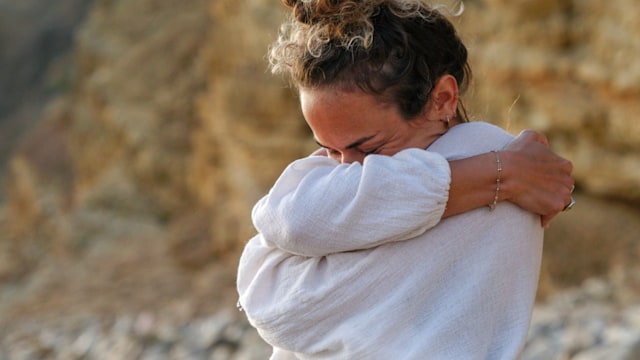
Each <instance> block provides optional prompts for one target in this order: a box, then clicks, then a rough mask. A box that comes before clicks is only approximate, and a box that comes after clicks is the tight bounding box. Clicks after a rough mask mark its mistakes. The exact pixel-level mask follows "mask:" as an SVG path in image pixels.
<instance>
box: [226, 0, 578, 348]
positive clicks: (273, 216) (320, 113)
mask: <svg viewBox="0 0 640 360" xmlns="http://www.w3.org/2000/svg"><path fill="white" fill-rule="evenodd" d="M284 3H285V5H287V6H288V7H289V8H291V15H292V16H291V18H290V20H289V21H287V22H286V23H285V24H283V27H282V29H281V33H280V37H279V39H278V40H277V41H276V43H275V44H274V45H273V46H272V48H271V51H270V60H271V64H272V69H273V71H274V72H275V73H285V74H288V75H289V76H290V78H291V80H292V82H293V84H294V86H295V87H296V88H297V89H298V92H299V95H300V104H301V109H302V113H303V115H304V117H305V120H306V122H307V124H308V125H309V127H310V128H311V130H312V131H313V134H314V137H315V140H316V142H317V143H318V144H319V145H320V146H321V149H320V150H318V151H317V152H315V153H314V154H312V155H310V156H308V157H306V158H303V159H299V160H296V161H294V162H293V163H292V164H290V165H289V166H288V167H287V168H286V169H285V170H284V172H283V173H282V174H281V176H280V177H279V178H278V180H277V181H276V183H275V184H274V185H273V187H272V188H271V189H270V191H269V193H268V194H267V195H266V196H265V197H263V198H262V199H261V200H260V201H259V202H258V203H257V204H256V206H255V207H254V209H253V212H252V218H253V221H254V225H255V227H256V229H257V230H258V234H257V235H256V236H255V237H253V238H252V239H251V240H250V241H249V242H248V243H247V244H246V246H245V249H244V252H243V254H242V256H241V259H240V264H239V267H238V280H237V287H238V293H239V296H240V299H239V305H240V306H241V308H242V309H243V310H244V311H245V312H246V315H247V317H248V319H249V321H250V322H251V324H252V325H253V326H254V327H256V328H257V330H258V332H259V333H260V335H261V336H262V337H263V339H264V340H265V341H266V342H268V343H269V344H271V345H272V346H273V349H274V351H273V355H272V359H289V358H300V359H327V358H330V359H390V358H393V359H424V358H429V359H514V358H517V356H518V354H519V353H520V352H521V351H522V348H523V346H524V342H525V339H526V334H527V330H528V325H529V320H530V316H531V311H532V308H533V301H534V297H535V292H536V288H537V281H538V274H539V268H540V259H541V250H542V238H543V227H542V226H541V225H546V224H548V222H549V221H550V220H551V218H553V217H554V216H555V215H557V214H558V213H559V212H560V211H562V210H563V209H564V208H565V207H566V206H567V204H570V206H573V202H572V199H571V190H572V188H573V179H572V178H571V170H572V166H571V163H570V162H569V161H567V160H566V159H563V158H561V157H559V156H557V155H556V154H554V153H553V152H551V151H550V150H549V149H548V144H547V142H546V139H545V137H544V136H543V135H542V134H540V133H537V132H534V131H525V132H523V133H521V134H520V135H519V136H518V137H517V138H514V137H513V136H511V135H510V134H508V133H506V132H505V131H503V130H502V129H500V128H498V127H496V126H494V125H491V124H488V123H484V122H469V121H468V119H467V115H466V111H465V109H464V106H463V104H462V102H461V100H460V94H461V93H462V92H464V90H465V89H466V87H467V86H468V83H469V80H470V76H471V70H470V68H469V65H468V62H467V50H466V47H465V46H464V44H463V43H462V41H461V40H460V38H459V37H458V35H457V33H456V31H455V28H454V27H453V25H452V24H451V22H450V21H449V20H448V19H447V18H446V17H445V16H443V15H442V14H441V13H440V12H439V11H438V9H437V8H435V7H431V6H429V5H426V4H425V3H424V2H423V1H420V0H363V1H340V0H297V1H296V0H286V1H284ZM541 222H542V224H541Z"/></svg>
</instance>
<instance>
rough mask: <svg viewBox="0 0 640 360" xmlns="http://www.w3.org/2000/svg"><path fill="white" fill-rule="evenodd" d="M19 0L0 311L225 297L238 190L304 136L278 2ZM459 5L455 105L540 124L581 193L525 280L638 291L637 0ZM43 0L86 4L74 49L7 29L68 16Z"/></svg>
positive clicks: (3, 125)
mask: <svg viewBox="0 0 640 360" xmlns="http://www.w3.org/2000/svg"><path fill="white" fill-rule="evenodd" d="M19 3H20V4H25V5H22V6H24V7H23V8H22V10H24V11H31V12H32V13H31V14H32V18H33V19H36V20H37V21H35V20H34V21H35V22H29V23H24V22H19V21H16V19H15V18H9V17H7V16H2V15H4V14H6V12H5V10H6V9H9V6H14V5H9V4H13V3H12V2H9V1H0V11H2V14H0V31H1V33H0V44H1V46H2V53H0V55H1V56H0V61H2V69H0V84H1V86H2V87H1V88H0V90H1V91H0V95H1V98H0V110H1V111H0V142H1V143H2V145H3V148H2V149H3V153H4V154H7V155H4V156H6V161H4V164H6V167H5V169H4V171H3V173H4V176H3V179H2V181H3V190H2V193H3V194H4V199H3V202H2V204H0V205H1V208H0V209H1V210H0V288H1V291H0V294H1V295H0V323H3V322H4V323H11V322H12V321H17V320H19V319H32V318H34V317H36V316H40V315H38V314H42V316H45V317H46V316H49V315H51V314H54V313H55V314H57V315H56V316H58V317H63V318H64V317H68V316H72V315H74V316H75V315H78V314H82V313H87V314H95V313H101V314H111V313H115V312H119V313H134V314H135V313H139V312H142V311H151V312H171V313H176V314H178V315H176V316H178V317H182V318H185V319H186V318H189V317H193V316H197V315H198V314H202V313H206V312H209V311H211V310H212V309H216V308H218V307H226V306H230V305H231V304H233V302H234V301H235V295H234V293H233V282H234V277H233V276H234V272H235V264H236V260H237V256H238V250H239V249H240V248H241V247H242V244H243V243H244V241H246V240H247V239H248V238H249V237H250V236H251V235H252V234H253V232H254V230H253V228H252V226H251V223H250V218H249V214H250V209H251V206H252V205H253V203H254V202H255V201H256V200H257V199H258V198H259V197H260V196H261V195H262V194H264V193H265V192H266V191H267V190H268V188H269V186H270V184H271V183H272V182H273V180H274V179H275V177H276V176H277V175H278V174H279V173H280V171H281V170H282V169H283V168H284V166H285V165H286V164H287V163H288V162H290V161H291V160H293V159H295V158H297V157H301V156H304V155H306V154H308V153H309V152H310V151H311V150H312V149H313V147H314V145H313V141H312V140H311V138H310V134H309V131H308V129H307V128H306V126H305V125H304V121H303V120H302V117H301V115H300V113H299V110H298V105H297V99H296V96H295V94H294V92H293V91H292V90H291V89H289V88H287V86H286V84H285V82H284V81H282V79H279V78H276V77H273V76H272V75H271V74H270V73H269V72H268V71H267V65H266V60H265V52H266V48H267V46H268V44H269V43H270V42H271V41H272V40H273V39H274V37H275V34H276V31H277V27H278V23H279V22H280V21H281V19H282V18H283V14H284V13H283V10H284V9H283V7H282V6H281V5H280V2H279V1H267V0H251V1H232V0H188V1H180V2H177V1H170V0H135V1H124V0H94V1H93V2H88V1H85V2H82V1H80V0H77V1H71V0H67V1H62V0H60V1H56V2H55V5H54V2H51V4H49V3H47V4H48V5H46V6H45V5H41V6H39V7H38V6H35V5H34V6H32V7H31V8H29V7H28V6H27V4H31V3H33V4H36V3H37V1H26V2H19ZM89 3H90V4H91V5H90V7H88V8H87V12H86V15H85V17H84V18H82V16H83V14H85V12H84V11H79V10H81V9H82V6H84V5H83V4H89ZM465 5H466V10H465V12H464V15H463V16H461V17H460V18H456V19H455V20H454V21H455V22H456V24H457V26H458V27H459V29H460V31H461V33H462V34H463V37H464V39H465V41H466V43H467V44H468V46H469V49H470V53H471V58H472V67H473V69H474V75H475V83H474V84H473V86H472V90H471V91H470V93H469V94H467V108H468V109H470V110H471V111H470V112H471V114H472V115H473V116H474V117H475V118H477V119H479V120H480V119H481V120H486V121H491V122H494V123H496V124H499V125H502V126H504V127H506V128H507V129H508V130H509V131H511V132H512V133H514V134H516V133H517V132H518V131H519V130H521V129H523V128H534V129H538V130H542V131H544V132H545V133H546V134H547V135H548V137H549V139H550V142H551V146H552V147H553V148H554V149H555V150H556V151H558V152H560V153H561V154H563V155H564V156H566V157H568V158H569V159H571V160H572V161H573V162H574V165H575V178H576V182H577V190H576V199H577V200H578V204H577V205H576V207H575V209H574V210H572V211H571V212H569V213H566V214H561V215H559V216H558V217H557V219H555V220H554V222H553V223H552V226H551V228H550V229H549V230H548V231H547V240H546V244H545V264H544V270H543V277H542V283H541V292H540V293H541V299H544V298H545V297H546V296H550V295H551V294H554V293H556V292H558V291H560V290H562V289H565V288H567V287H569V286H574V285H578V284H580V283H581V282H582V281H583V280H584V279H587V278H590V277H593V276H600V277H606V278H607V279H609V280H608V281H612V282H615V283H616V287H615V288H616V289H623V290H620V291H619V292H617V293H616V294H614V295H612V296H611V298H612V299H613V300H612V301H619V302H623V303H632V302H636V301H638V297H637V292H640V275H639V273H638V271H637V269H636V265H637V262H638V259H639V258H640V241H639V240H640V239H639V235H638V234H640V190H639V189H640V125H639V124H640V122H638V121H637V119H636V117H637V116H638V114H640V111H639V110H640V101H639V100H640V11H638V10H640V9H639V5H638V4H637V3H636V2H635V0H612V1H607V2H602V1H596V0H580V1H578V0H573V1H571V0H561V1H557V0H554V1H551V0H510V1H506V0H469V1H466V2H465ZM15 6H18V5H15ZM87 6H88V5H87ZM45 7H50V8H51V9H49V10H48V11H44V10H45ZM54 7H55V8H56V10H55V11H57V12H60V13H61V14H67V15H68V16H69V17H70V18H73V19H75V20H74V21H76V22H77V21H80V19H82V22H81V23H80V24H79V26H78V27H77V30H75V32H74V33H73V37H72V38H71V37H70V38H69V39H70V40H69V41H70V42H71V40H72V47H70V48H69V49H70V50H69V51H68V52H67V53H55V56H50V57H46V56H45V55H43V53H37V52H35V53H28V54H24V52H20V51H22V50H20V48H19V46H26V45H27V44H31V45H32V46H34V47H33V49H38V50H41V51H44V50H43V49H50V48H53V47H54V45H53V44H54V43H55V41H54V40H52V39H55V38H56V37H55V36H53V35H47V36H44V35H40V37H38V38H37V39H35V38H34V37H31V38H27V35H25V34H28V33H25V32H24V31H18V30H17V29H27V28H29V29H37V28H39V26H45V25H46V26H48V27H49V28H63V29H67V28H69V27H71V26H72V25H66V24H67V22H65V21H67V20H65V19H64V17H57V18H56V19H57V20H56V21H58V23H57V25H56V26H58V27H55V26H54V25H52V24H50V23H47V21H49V20H48V19H50V18H52V15H50V14H53V13H55V11H54V10H53V8H54ZM12 11H17V10H15V9H12ZM33 14H36V15H35V16H33ZM47 14H49V15H47ZM72 14H73V15H72ZM45 15H46V16H45ZM12 21H13V22H12ZM68 23H69V24H73V21H71V20H69V22H68ZM17 34H22V35H21V36H23V37H24V39H18V38H17V37H16V36H18V35H17ZM48 34H56V32H55V31H53V32H50V33H48ZM16 39H18V40H16ZM10 40H11V41H10ZM12 41H13V42H12ZM12 43H13V44H14V45H13V46H9V44H12ZM18 45H19V46H18ZM47 54H48V53H47ZM27 60H29V61H31V62H33V61H36V60H38V61H41V62H42V63H41V64H40V65H39V67H36V68H34V69H37V71H39V72H41V73H42V74H49V75H47V76H48V77H47V76H45V79H58V80H56V81H53V80H52V81H53V84H55V91H49V92H47V91H44V93H43V95H42V96H40V95H39V97H38V99H45V98H46V99H48V100H47V101H46V106H44V105H43V106H42V109H43V110H42V111H41V110H40V105H41V104H40V102H39V101H40V100H38V101H36V102H35V103H34V102H33V101H31V102H29V101H30V100H31V99H30V98H29V95H24V93H26V92H27V91H26V90H24V89H32V88H33V81H34V80H33V79H34V77H33V76H23V77H21V78H19V77H18V73H19V71H17V70H15V69H18V68H21V67H19V66H25V61H27ZM36 78H38V79H42V77H36ZM41 83H42V81H41ZM45 83H46V82H45ZM47 84H51V82H49V83H47ZM21 86H22V87H21ZM50 86H54V85H50ZM42 88H44V89H45V90H46V89H48V88H47V87H46V86H44V87H42ZM19 89H22V90H19ZM16 104H18V105H16ZM19 108H20V109H26V110H17V109H19ZM27 110H28V111H29V114H31V115H29V116H30V119H32V120H30V122H29V124H30V125H28V126H26V125H24V124H25V121H26V120H24V116H21V115H20V114H24V113H25V111H27ZM21 111H22V112H21ZM34 114H35V115H34ZM18 128H20V129H23V130H20V131H18V130H9V129H18ZM21 134H22V135H21ZM18 135H20V136H19V137H18ZM14 139H19V140H15V141H14ZM0 160H1V159H0ZM0 164H3V162H2V161H0ZM0 173H2V172H0ZM0 335H1V334H0Z"/></svg>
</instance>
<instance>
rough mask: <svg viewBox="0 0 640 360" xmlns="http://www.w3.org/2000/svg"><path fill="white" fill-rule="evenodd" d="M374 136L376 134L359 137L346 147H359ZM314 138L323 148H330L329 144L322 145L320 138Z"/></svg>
mask: <svg viewBox="0 0 640 360" xmlns="http://www.w3.org/2000/svg"><path fill="white" fill-rule="evenodd" d="M374 137H375V135H371V136H365V137H362V138H360V139H358V140H356V141H354V142H353V143H351V144H349V145H347V146H346V147H345V149H353V148H357V147H358V146H360V145H362V144H364V143H366V142H367V141H369V140H371V139H373V138H374ZM314 140H315V141H316V144H318V145H320V146H321V147H323V148H325V149H328V148H329V147H328V146H325V145H322V144H321V143H320V141H318V139H314Z"/></svg>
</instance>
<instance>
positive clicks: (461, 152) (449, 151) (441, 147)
mask: <svg viewBox="0 0 640 360" xmlns="http://www.w3.org/2000/svg"><path fill="white" fill-rule="evenodd" d="M513 138H514V136H513V135H511V134H509V133H508V132H506V131H505V130H504V129H502V128H500V127H499V126H496V125H493V124H490V123H487V122H481V121H474V122H468V123H462V124H458V125H456V126H454V127H452V128H451V129H449V131H447V132H446V133H445V134H444V135H442V136H441V137H440V138H439V139H438V140H436V141H435V142H434V143H433V144H431V146H429V148H427V150H429V151H434V152H437V153H440V154H442V155H443V156H445V157H446V158H447V159H448V160H455V159H462V158H465V157H469V156H474V155H478V154H482V153H486V152H489V151H492V150H500V149H502V148H504V147H505V146H506V145H507V144H508V143H509V142H510V141H511V140H513Z"/></svg>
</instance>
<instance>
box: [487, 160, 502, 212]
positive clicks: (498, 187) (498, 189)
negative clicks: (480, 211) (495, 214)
mask: <svg viewBox="0 0 640 360" xmlns="http://www.w3.org/2000/svg"><path fill="white" fill-rule="evenodd" d="M491 152H492V153H494V154H495V156H496V164H497V165H498V175H497V176H496V196H494V197H493V203H491V204H489V210H490V211H493V210H494V209H495V208H496V205H498V195H499V193H500V178H501V176H502V161H500V154H499V153H498V151H496V150H491Z"/></svg>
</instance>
